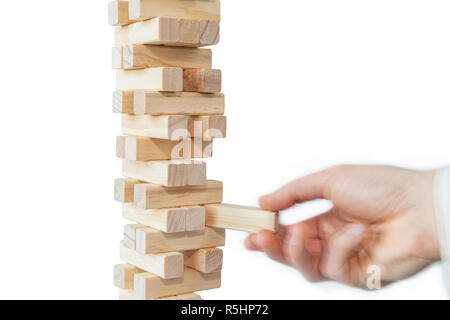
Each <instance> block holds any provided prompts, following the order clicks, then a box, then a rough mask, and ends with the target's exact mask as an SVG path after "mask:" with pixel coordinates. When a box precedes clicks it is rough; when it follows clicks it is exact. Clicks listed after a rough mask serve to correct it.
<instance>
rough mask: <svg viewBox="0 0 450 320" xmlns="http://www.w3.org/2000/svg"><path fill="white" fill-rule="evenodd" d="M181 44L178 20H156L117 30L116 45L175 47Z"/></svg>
mask: <svg viewBox="0 0 450 320" xmlns="http://www.w3.org/2000/svg"><path fill="white" fill-rule="evenodd" d="M179 42H180V24H179V21H178V19H172V18H155V19H151V20H147V21H142V22H136V23H133V24H130V25H128V26H125V27H119V28H116V31H115V45H116V46H117V47H118V46H125V45H127V44H155V45H169V46H171V45H172V46H174V45H177V43H179Z"/></svg>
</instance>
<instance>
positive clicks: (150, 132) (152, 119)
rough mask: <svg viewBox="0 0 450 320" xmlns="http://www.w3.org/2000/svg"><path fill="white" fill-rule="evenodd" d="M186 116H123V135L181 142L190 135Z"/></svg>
mask: <svg viewBox="0 0 450 320" xmlns="http://www.w3.org/2000/svg"><path fill="white" fill-rule="evenodd" d="M187 129H188V118H187V117H185V116H175V115H170V116H149V115H144V116H136V115H123V116H122V133H123V134H125V135H131V136H140V137H147V138H157V139H168V140H180V139H182V138H184V137H187V136H188V135H189V132H188V131H187Z"/></svg>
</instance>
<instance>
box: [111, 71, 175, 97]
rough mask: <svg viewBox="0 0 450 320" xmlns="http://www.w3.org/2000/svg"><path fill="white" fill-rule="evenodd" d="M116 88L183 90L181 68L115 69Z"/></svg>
mask: <svg viewBox="0 0 450 320" xmlns="http://www.w3.org/2000/svg"><path fill="white" fill-rule="evenodd" d="M117 90H155V91H183V69H181V68H172V67H160V68H148V69H141V70H117Z"/></svg>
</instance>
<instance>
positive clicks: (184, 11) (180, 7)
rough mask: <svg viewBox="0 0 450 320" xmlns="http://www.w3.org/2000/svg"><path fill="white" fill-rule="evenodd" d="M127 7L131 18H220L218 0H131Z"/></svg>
mask: <svg viewBox="0 0 450 320" xmlns="http://www.w3.org/2000/svg"><path fill="white" fill-rule="evenodd" d="M129 7H130V14H129V16H130V18H131V19H133V20H147V19H151V18H154V17H172V18H183V19H196V20H217V21H219V20H220V1H219V0H131V1H130V6H129Z"/></svg>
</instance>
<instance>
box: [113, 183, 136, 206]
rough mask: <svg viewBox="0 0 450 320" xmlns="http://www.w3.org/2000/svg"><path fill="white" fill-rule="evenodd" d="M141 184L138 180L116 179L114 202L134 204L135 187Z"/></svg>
mask: <svg viewBox="0 0 450 320" xmlns="http://www.w3.org/2000/svg"><path fill="white" fill-rule="evenodd" d="M137 183H139V181H138V180H136V179H116V180H115V181H114V200H116V201H119V202H133V200H134V185H135V184H137Z"/></svg>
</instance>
